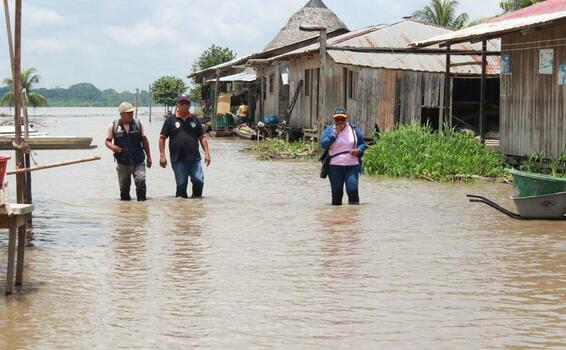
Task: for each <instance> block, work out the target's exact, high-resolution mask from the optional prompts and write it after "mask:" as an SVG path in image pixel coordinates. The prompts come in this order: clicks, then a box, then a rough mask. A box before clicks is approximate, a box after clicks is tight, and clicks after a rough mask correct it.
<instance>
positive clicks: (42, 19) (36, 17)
mask: <svg viewBox="0 0 566 350" xmlns="http://www.w3.org/2000/svg"><path fill="white" fill-rule="evenodd" d="M22 13H23V16H24V18H23V21H24V23H25V25H29V26H31V27H34V28H38V27H47V26H57V25H62V24H64V23H65V18H64V17H63V16H61V15H60V14H59V13H58V12H56V11H54V10H48V9H44V8H41V7H36V6H32V5H25V6H24V8H23V9H22Z"/></svg>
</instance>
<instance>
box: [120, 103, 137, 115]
mask: <svg viewBox="0 0 566 350" xmlns="http://www.w3.org/2000/svg"><path fill="white" fill-rule="evenodd" d="M135 110H136V108H135V107H134V106H133V105H132V104H131V103H130V102H122V103H120V107H118V112H120V114H122V113H129V112H133V111H135Z"/></svg>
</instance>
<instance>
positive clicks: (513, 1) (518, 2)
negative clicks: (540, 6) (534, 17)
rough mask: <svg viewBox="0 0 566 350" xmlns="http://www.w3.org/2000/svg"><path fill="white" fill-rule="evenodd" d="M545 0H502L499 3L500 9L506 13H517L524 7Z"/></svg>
mask: <svg viewBox="0 0 566 350" xmlns="http://www.w3.org/2000/svg"><path fill="white" fill-rule="evenodd" d="M541 1H544V0H502V1H500V2H499V7H501V9H502V10H503V12H504V13H507V12H511V11H517V10H520V9H522V8H524V7H528V6H531V5H534V4H536V3H537V2H541Z"/></svg>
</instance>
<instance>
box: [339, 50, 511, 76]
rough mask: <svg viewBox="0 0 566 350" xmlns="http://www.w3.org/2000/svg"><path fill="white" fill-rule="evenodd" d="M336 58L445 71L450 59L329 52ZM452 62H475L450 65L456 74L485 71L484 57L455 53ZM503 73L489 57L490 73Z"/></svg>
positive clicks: (342, 61)
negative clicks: (482, 58) (482, 64)
mask: <svg viewBox="0 0 566 350" xmlns="http://www.w3.org/2000/svg"><path fill="white" fill-rule="evenodd" d="M328 54H329V55H330V57H332V59H333V60H334V61H335V62H336V63H339V64H345V65H354V66H360V67H368V68H382V69H393V70H410V71H416V72H430V73H444V72H445V71H446V59H445V56H443V55H423V54H411V53H407V54H403V53H372V52H352V51H334V50H332V51H328ZM450 60H451V62H452V63H456V64H459V63H467V62H470V63H472V64H470V65H466V66H454V67H451V68H450V72H451V73H452V74H461V75H477V74H481V65H480V63H481V57H479V56H452V57H451V59H450ZM499 72H500V68H499V57H494V56H488V58H487V74H489V75H497V74H499Z"/></svg>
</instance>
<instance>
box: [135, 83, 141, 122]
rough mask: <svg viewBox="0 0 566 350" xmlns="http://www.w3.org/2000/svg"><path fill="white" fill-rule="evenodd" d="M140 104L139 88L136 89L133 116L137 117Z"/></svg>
mask: <svg viewBox="0 0 566 350" xmlns="http://www.w3.org/2000/svg"><path fill="white" fill-rule="evenodd" d="M139 104H140V89H136V116H135V118H136V119H138V106H139Z"/></svg>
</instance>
